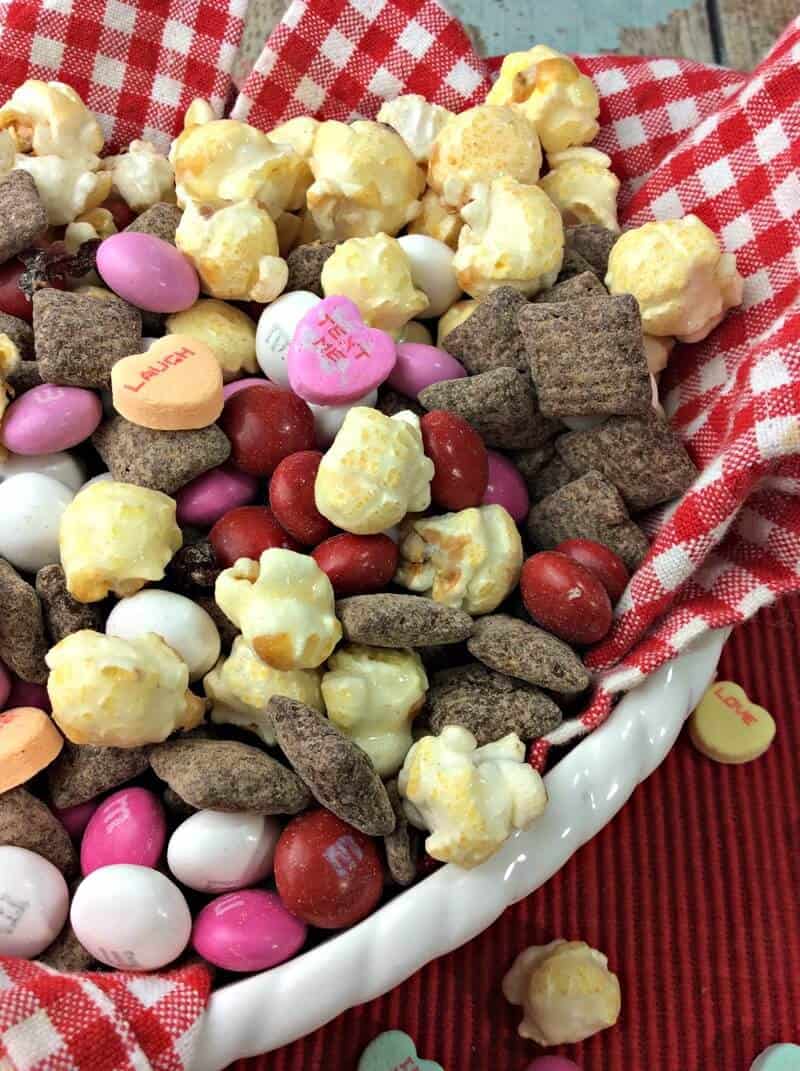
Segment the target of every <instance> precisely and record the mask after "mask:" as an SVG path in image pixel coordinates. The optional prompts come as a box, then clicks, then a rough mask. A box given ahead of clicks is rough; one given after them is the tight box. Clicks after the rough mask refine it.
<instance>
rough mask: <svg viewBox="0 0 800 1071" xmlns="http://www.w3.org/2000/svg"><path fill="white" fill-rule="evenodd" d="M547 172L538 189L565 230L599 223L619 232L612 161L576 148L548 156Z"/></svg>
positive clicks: (593, 150)
mask: <svg viewBox="0 0 800 1071" xmlns="http://www.w3.org/2000/svg"><path fill="white" fill-rule="evenodd" d="M547 162H548V164H549V165H550V171H549V172H548V174H546V175H545V176H544V178H543V179H542V180H541V182H540V183H539V185H540V186H541V187H542V189H543V190H544V192H545V193H546V194H547V196H548V197H549V198H550V200H551V201H552V202H553V204H554V205H555V206H556V208H557V209H558V210H559V212H560V213H561V218H562V219H563V220H564V226H565V227H571V226H573V224H576V223H599V224H600V225H601V226H603V227H607V228H608V230H610V231H619V223H618V222H617V194H618V193H619V179H618V178H617V176H616V175H615V174H614V172H613V171H612V170H611V157H610V156H607V155H606V154H605V153H604V152H600V150H599V149H588V148H575V149H563V150H562V151H561V152H552V153H548V156H547Z"/></svg>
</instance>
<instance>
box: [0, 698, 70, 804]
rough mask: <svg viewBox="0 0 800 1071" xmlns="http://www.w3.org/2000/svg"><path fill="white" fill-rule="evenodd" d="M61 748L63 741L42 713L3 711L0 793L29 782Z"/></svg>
mask: <svg viewBox="0 0 800 1071" xmlns="http://www.w3.org/2000/svg"><path fill="white" fill-rule="evenodd" d="M63 746H64V738H63V737H62V735H61V733H60V732H59V731H58V729H57V728H56V726H55V723H54V722H53V720H52V718H49V717H48V716H47V715H46V714H45V712H44V711H43V710H39V708H38V707H14V709H13V710H4V711H3V713H2V714H0V792H8V790H9V789H12V788H16V787H17V785H24V784H25V782H26V781H30V779H31V778H32V777H35V776H36V774H37V773H39V771H40V770H43V769H44V768H45V766H49V765H50V763H51V762H52V761H53V759H54V758H55V757H56V755H58V753H59V751H61V748H62V747H63Z"/></svg>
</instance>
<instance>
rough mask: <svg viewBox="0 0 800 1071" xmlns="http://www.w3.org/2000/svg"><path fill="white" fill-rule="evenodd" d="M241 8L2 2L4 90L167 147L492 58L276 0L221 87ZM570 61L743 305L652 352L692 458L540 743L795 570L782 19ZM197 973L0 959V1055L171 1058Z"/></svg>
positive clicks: (793, 40) (361, 2) (797, 140)
mask: <svg viewBox="0 0 800 1071" xmlns="http://www.w3.org/2000/svg"><path fill="white" fill-rule="evenodd" d="M244 15H245V0H227V2H226V0H147V2H135V0H131V2H129V3H126V2H124V0H0V55H2V57H3V62H2V64H0V99H5V98H6V97H7V96H8V95H9V94H10V93H11V92H12V90H13V89H14V87H15V86H16V85H17V84H19V83H20V82H21V81H23V80H24V79H25V78H27V77H38V78H58V79H61V80H63V81H67V82H69V83H71V84H72V85H73V86H75V88H76V89H77V90H78V91H79V92H80V93H81V94H82V95H83V97H84V99H86V101H87V102H88V104H89V106H90V107H91V108H93V109H94V110H95V111H96V112H97V113H98V114H99V115H100V118H101V121H102V123H103V126H104V128H105V131H106V134H107V136H108V139H109V148H118V147H120V146H121V145H123V144H125V143H126V142H127V141H129V140H130V139H131V138H133V137H137V136H141V135H143V136H145V137H148V138H150V139H151V140H153V141H155V142H156V143H157V144H159V145H160V146H161V147H165V146H166V145H167V144H168V142H169V139H170V138H171V137H172V136H174V135H175V134H176V133H177V132H178V130H179V129H180V121H181V115H182V112H183V110H184V109H185V107H186V105H187V104H188V103H189V101H190V100H191V99H192V97H194V96H197V95H200V96H206V97H208V98H209V99H211V101H212V103H213V104H214V106H215V108H216V109H217V111H218V112H219V113H220V114H222V112H223V111H224V110H226V109H227V106H228V105H230V106H231V107H230V114H233V115H234V116H236V117H239V118H246V119H248V120H249V121H250V122H252V123H254V124H255V125H257V126H260V127H262V128H264V129H269V128H270V127H271V126H273V125H274V124H276V123H278V122H280V121H281V120H283V119H286V118H289V117H290V116H293V115H298V114H304V113H308V112H313V113H315V114H317V115H318V116H320V117H327V118H339V119H350V118H355V117H357V116H366V117H374V115H375V112H376V111H377V108H378V106H379V104H380V102H381V100H384V99H387V98H391V97H393V96H394V95H396V94H397V93H398V92H402V91H415V92H420V93H424V94H425V95H426V96H428V97H429V98H431V99H433V100H435V101H437V102H439V103H441V104H444V105H446V106H448V107H450V108H453V109H455V110H458V109H462V108H464V107H468V106H469V105H471V104H474V103H477V102H479V101H480V100H482V99H483V97H484V95H485V93H486V90H487V88H488V86H489V83H490V68H491V66H492V65H491V64H485V63H484V62H483V61H482V60H480V59H479V57H478V56H476V55H475V53H474V52H473V50H472V48H471V46H470V43H469V40H468V38H467V37H466V34H465V33H464V30H463V28H462V27H461V26H460V24H459V23H458V22H457V21H456V20H454V19H452V18H451V17H450V16H449V15H448V14H447V12H446V11H445V10H444V9H443V8H442V7H441V6H440V5H439V4H438V3H437V2H436V0H308V2H306V0H294V3H292V5H291V7H290V8H289V11H288V12H287V15H286V16H285V18H284V20H283V21H282V23H281V24H280V25H279V27H278V28H277V29H276V30H275V31H274V33H273V34H272V36H271V37H270V39H269V41H268V42H267V44H266V46H265V48H264V51H263V53H262V55H261V56H260V58H259V60H258V62H257V63H256V66H255V68H254V69H253V71H252V73H251V74H250V75H249V77H248V78H247V79H246V80H245V82H244V84H243V87H242V92H241V93H240V94H239V95H238V97H236V95H235V93H234V90H233V85H232V80H231V70H232V68H233V63H234V59H235V54H236V46H237V43H238V41H239V39H240V35H241V32H242V27H243V17H244ZM531 43H533V42H532V41H531V42H528V41H520V47H521V48H523V47H527V46H528V45H529V44H531ZM578 62H579V65H580V66H581V68H582V69H583V70H584V71H586V72H587V73H588V74H590V75H591V76H592V78H593V79H594V81H595V83H596V85H597V86H598V89H599V91H600V94H601V101H602V110H601V116H600V119H601V132H600V136H599V138H598V140H597V145H598V147H600V148H602V149H604V150H605V151H606V152H608V153H609V154H610V155H611V157H612V159H613V168H614V171H615V172H616V173H617V174H618V175H619V176H620V178H621V179H622V183H623V185H622V193H621V203H620V207H621V213H620V216H621V219H622V221H623V222H626V223H632V224H639V223H643V222H645V221H646V220H648V219H652V218H654V217H655V218H666V217H670V216H676V215H680V214H682V213H684V212H689V211H693V212H695V213H697V215H699V216H700V217H701V218H702V219H704V220H705V221H706V222H707V223H708V224H709V226H710V227H711V228H712V229H713V230H714V231H715V232H716V233H717V234H719V235H720V237H721V239H722V242H723V244H724V246H725V248H726V249H728V250H730V251H731V252H734V253H735V254H736V258H737V263H738V266H739V270H740V272H741V273H742V275H743V276H744V277H745V304H744V307H743V308H742V309H741V310H740V311H738V312H736V313H734V314H733V315H731V316H729V317H728V319H727V320H726V321H725V323H724V324H723V326H722V327H721V328H720V329H719V330H717V331H716V332H714V335H713V337H712V338H710V339H708V340H706V341H705V342H704V343H702V344H701V345H696V346H684V347H681V348H679V349H677V350H676V351H675V352H674V353H673V355H672V357H671V358H670V365H669V369H668V371H667V372H666V374H665V376H664V378H663V380H662V387H663V390H662V397H663V400H664V404H665V407H666V409H667V411H668V413H669V415H670V416H671V418H672V421H673V424H674V426H675V427H676V429H677V430H678V431H679V433H680V434H681V435H682V436H683V438H684V440H685V441H686V443H687V445H688V447H689V449H690V451H691V453H692V455H693V457H694V459H695V461H696V462H697V463H698V465H699V466H700V468H701V469H702V474H701V476H700V477H699V478H698V480H697V481H696V483H695V485H694V487H693V488H692V489H691V490H690V491H689V492H688V493H687V494H686V495H685V496H684V498H683V499H682V500H681V502H680V503H679V504H678V506H677V508H675V507H673V508H672V510H670V509H664V510H661V511H658V512H656V513H655V514H654V515H653V516H652V517H651V518H650V519H649V522H648V524H649V533H650V535H651V537H653V546H652V549H651V552H650V554H649V555H648V557H647V559H646V560H645V562H644V564H643V565H642V567H641V569H640V570H639V571H638V573H637V574H636V575H635V576H634V578H633V580H632V582H631V584H630V586H629V589H628V591H627V593H626V594H625V596H624V597H623V600H622V603H621V604H620V606H619V608H618V611H617V618H616V621H615V625H614V628H613V631H612V633H611V634H610V636H609V637H608V638H607V639H606V640H605V641H604V642H603V644H602V645H601V646H600V647H598V648H597V649H595V650H594V651H593V652H592V654H591V655H590V659H589V661H590V663H591V665H592V667H593V668H594V669H595V670H597V672H598V686H597V689H596V692H595V695H594V698H593V700H592V703H591V704H590V706H589V709H588V710H587V712H586V713H585V714H584V716H583V717H582V718H581V719H578V720H577V721H573V722H567V723H566V724H565V725H564V726H562V727H561V728H560V729H559V730H558V731H557V732H556V733H554V734H552V736H551V738H550V741H545V742H542V743H540V744H539V745H538V746H537V747H536V748H534V751H533V754H532V756H531V758H532V761H533V762H534V763H536V764H541V763H542V762H543V761H544V757H545V754H546V751H547V748H548V746H549V743H550V742H563V741H564V740H566V739H569V738H570V737H572V736H574V735H577V734H579V733H581V732H585V731H587V730H588V729H589V728H593V727H595V726H596V725H598V724H599V723H600V722H601V721H602V720H603V719H604V717H605V716H606V715H607V714H608V712H609V710H610V708H611V703H612V697H613V696H614V694H615V693H617V692H619V691H622V690H625V689H627V688H630V687H633V686H634V685H635V684H636V683H638V682H639V681H640V680H641V679H642V678H643V677H644V676H645V675H646V674H647V673H649V672H650V671H652V670H653V669H655V668H656V667H657V666H658V665H660V664H661V663H663V662H664V661H666V660H667V659H669V658H672V657H674V656H675V655H676V654H677V653H678V652H679V651H681V650H682V649H683V648H684V647H686V645H687V644H688V643H690V642H691V641H692V640H694V639H696V638H697V637H698V636H699V635H701V634H702V633H703V632H704V631H706V630H707V629H709V628H714V627H719V626H722V625H727V624H735V623H737V622H739V621H742V620H744V619H745V618H747V617H749V616H750V615H752V614H753V613H754V612H755V611H756V610H757V609H758V608H759V607H761V606H763V605H765V604H766V603H769V602H771V601H773V600H774V599H775V598H776V597H777V596H778V595H779V594H781V593H783V592H786V591H789V590H794V589H797V588H798V587H800V577H798V569H799V568H800V460H798V458H799V456H800V302H798V296H799V295H800V276H799V275H798V268H800V253H797V252H795V250H796V249H800V240H799V239H800V235H798V217H799V216H800V178H799V177H798V175H800V70H799V69H798V64H800V19H796V20H795V21H794V22H793V23H792V24H791V25H790V26H789V28H788V29H787V30H786V32H785V33H784V35H783V36H782V37H781V39H780V41H779V42H778V43H777V45H776V46H775V48H774V49H773V51H772V52H771V53H770V55H769V57H768V58H767V59H766V60H765V61H764V62H763V63H762V64H761V66H760V67H759V68H758V70H757V71H756V72H755V73H754V74H752V75H743V74H737V73H735V72H732V71H726V70H722V69H720V68H716V67H708V66H704V65H702V64H698V63H693V62H689V61H684V60H668V59H650V60H648V59H637V58H628V59H626V58H619V57H599V58H598V57H590V58H579V60H578ZM208 984H209V980H208V976H207V974H206V973H205V971H204V969H203V968H201V967H191V968H184V969H183V970H179V971H173V972H170V973H168V974H163V975H160V976H150V977H148V978H143V977H141V976H138V975H125V974H117V975H114V976H108V975H106V976H101V975H83V976H59V975H57V974H55V973H54V972H52V971H49V970H48V969H47V968H43V967H40V966H38V965H35V964H25V963H22V962H19V961H16V962H12V961H0V1061H1V1060H2V1058H3V1057H5V1058H6V1059H7V1060H9V1061H10V1062H11V1063H12V1065H13V1066H14V1067H16V1068H18V1069H19V1071H67V1069H72V1068H78V1069H79V1071H88V1069H91V1071H95V1069H96V1071H101V1069H102V1071H110V1069H112V1068H113V1069H117V1068H119V1069H124V1071H128V1069H137V1071H145V1069H147V1068H154V1069H158V1071H166V1069H170V1071H182V1069H183V1068H184V1067H187V1066H189V1063H190V1054H191V1051H192V1046H193V1040H194V1032H193V1024H195V1023H196V1021H197V1018H198V1016H199V1015H200V1014H201V1010H202V1007H203V1004H204V1001H205V999H206V997H207V993H208ZM106 1052H108V1053H113V1054H115V1055H114V1056H113V1060H111V1061H110V1060H109V1059H108V1058H107V1057H106V1056H105V1055H104V1054H105V1053H106Z"/></svg>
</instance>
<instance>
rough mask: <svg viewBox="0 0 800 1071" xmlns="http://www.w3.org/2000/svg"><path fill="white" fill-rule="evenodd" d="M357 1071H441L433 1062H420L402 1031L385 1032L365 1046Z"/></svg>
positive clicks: (415, 1048) (412, 1043)
mask: <svg viewBox="0 0 800 1071" xmlns="http://www.w3.org/2000/svg"><path fill="white" fill-rule="evenodd" d="M358 1071H442V1067H441V1065H440V1064H437V1063H435V1062H434V1061H433V1060H421V1059H420V1058H419V1057H418V1056H417V1047H416V1045H415V1044H414V1042H413V1041H412V1040H411V1038H410V1037H409V1036H408V1034H404V1033H403V1031H402V1030H387V1031H386V1033H385V1034H379V1035H378V1037H376V1038H375V1040H374V1041H371V1042H370V1043H369V1045H367V1047H366V1049H364V1051H363V1053H362V1054H361V1059H360V1060H359V1061H358Z"/></svg>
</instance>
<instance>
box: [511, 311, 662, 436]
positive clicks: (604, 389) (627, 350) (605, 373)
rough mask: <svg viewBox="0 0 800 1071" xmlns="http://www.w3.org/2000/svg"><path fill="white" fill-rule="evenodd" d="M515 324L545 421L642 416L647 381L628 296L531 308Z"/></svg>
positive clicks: (647, 393) (638, 321) (638, 330)
mask: <svg viewBox="0 0 800 1071" xmlns="http://www.w3.org/2000/svg"><path fill="white" fill-rule="evenodd" d="M518 323H519V326H520V331H521V332H522V337H523V340H524V342H525V348H526V349H527V351H528V357H529V358H530V366H531V376H532V378H533V383H534V386H535V387H536V392H537V395H538V398H539V407H540V409H541V411H542V413H543V414H544V415H545V416H550V417H558V416H561V417H564V416H594V415H596V414H601V413H608V414H623V413H645V412H647V411H648V409H649V408H650V406H651V394H652V391H651V386H650V375H649V373H648V370H647V360H646V358H645V353H644V342H643V340H642V322H641V317H640V315H639V306H638V305H637V304H636V299H635V298H634V297H632V296H631V295H630V294H621V295H619V296H617V297H594V298H587V299H585V300H583V301H580V302H578V301H575V302H570V303H569V304H567V303H564V302H556V303H551V304H546V305H545V304H542V305H537V304H534V303H531V304H529V305H527V306H526V307H525V308H524V309H521V310H520V312H519V315H518Z"/></svg>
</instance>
